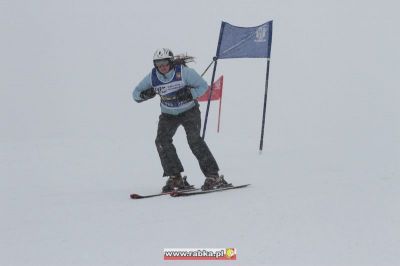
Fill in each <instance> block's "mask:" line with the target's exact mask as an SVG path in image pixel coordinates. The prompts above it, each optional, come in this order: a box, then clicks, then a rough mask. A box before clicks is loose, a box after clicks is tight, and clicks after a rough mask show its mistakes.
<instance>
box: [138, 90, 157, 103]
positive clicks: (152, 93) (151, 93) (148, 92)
mask: <svg viewBox="0 0 400 266" xmlns="http://www.w3.org/2000/svg"><path fill="white" fill-rule="evenodd" d="M154 96H156V92H155V91H154V88H149V89H147V90H144V91H142V92H141V93H140V98H142V99H143V100H148V99H151V98H153V97H154Z"/></svg>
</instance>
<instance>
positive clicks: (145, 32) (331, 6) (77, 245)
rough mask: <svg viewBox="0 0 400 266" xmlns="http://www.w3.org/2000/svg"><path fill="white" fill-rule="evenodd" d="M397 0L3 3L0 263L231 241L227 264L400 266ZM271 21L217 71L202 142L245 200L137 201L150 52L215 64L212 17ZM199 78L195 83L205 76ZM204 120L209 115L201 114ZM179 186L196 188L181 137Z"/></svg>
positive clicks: (149, 187) (123, 257) (148, 259)
mask: <svg viewBox="0 0 400 266" xmlns="http://www.w3.org/2000/svg"><path fill="white" fill-rule="evenodd" d="M398 8H399V4H398V3H396V2H395V1H390V0H383V1H379V3H378V2H377V1H371V0H367V1H359V0H349V1H311V0H306V1H228V0H223V1H218V2H217V3H214V1H196V2H187V1H186V2H185V1H179V0H172V1H169V2H164V1H146V2H145V3H140V5H138V3H136V2H132V1H116V2H115V1H114V2H112V3H111V2H110V1H83V2H82V1H46V0H40V1H35V2H31V1H8V0H6V1H3V2H2V3H1V8H0V10H1V11H0V14H1V16H0V17H1V23H0V30H1V36H2V37H1V38H2V41H1V42H0V53H1V58H2V59H1V63H0V72H1V73H2V74H1V77H0V119H1V121H2V122H3V123H1V124H0V147H1V148H0V184H1V185H0V206H1V213H2V218H1V219H0V230H1V238H0V264H1V265H13V266H14V265H18V266H19V265H24V266H26V265H40V266H45V265H165V264H170V265H206V264H207V265H208V264H211V265H220V264H224V265H228V263H224V262H214V263H210V262H207V263H204V262H198V261H197V262H185V263H179V262H165V261H163V257H162V255H163V254H162V251H163V249H164V248H197V247H201V248H213V247H235V248H237V250H238V260H237V261H235V262H230V263H229V265H327V266H328V265H332V266H333V265H335V266H336V265H341V266H342V265H346V266H347V265H363V266H364V265H391V266H392V265H393V266H394V265H399V263H400V259H399V256H398V254H399V253H400V214H399V213H400V212H399V200H400V196H399V193H398V191H399V185H400V181H399V174H400V169H399V161H400V160H399V159H400V156H399V150H400V149H399V148H400V126H399V111H400V108H399V105H398V100H399V96H400V93H399V90H398V88H399V85H400V84H399V80H398V69H399V67H400V53H399V52H398V47H399V44H400V42H399V40H400V37H399V35H398V30H397V26H396V25H398V24H399V22H400V19H399V18H398V17H397V10H398ZM271 19H273V20H274V33H273V44H272V58H271V72H270V84H269V94H268V106H267V125H266V132H265V141H264V152H263V154H262V155H259V154H258V144H259V137H260V129H261V126H260V124H261V113H262V101H263V94H264V82H265V80H264V79H265V67H266V62H265V60H262V59H240V60H233V59H231V60H220V61H219V63H218V71H217V72H218V73H217V74H218V75H220V74H224V77H225V80H224V98H223V106H222V118H221V119H222V121H221V122H222V123H221V132H220V133H219V134H217V133H216V123H217V121H216V116H217V104H216V103H213V104H212V106H211V113H210V118H209V124H208V127H207V135H206V141H207V143H208V144H209V146H210V148H211V150H212V151H213V153H214V155H215V157H216V159H217V161H218V163H219V165H220V168H221V172H222V173H224V174H225V176H226V178H227V180H228V181H230V182H233V183H235V184H241V183H251V184H252V186H250V187H249V188H246V189H243V190H240V191H229V192H223V193H215V194H209V195H202V196H196V197H190V198H170V197H160V198H153V199H146V200H140V201H133V200H130V199H129V194H130V193H133V192H140V193H153V192H156V191H158V190H160V188H161V187H162V185H163V184H164V182H165V179H163V178H161V174H162V169H161V166H160V163H159V161H158V155H157V152H156V149H155V146H154V138H155V134H156V127H157V121H158V115H159V107H158V101H157V100H154V101H149V102H146V103H142V104H136V103H134V102H133V100H132V99H131V92H132V89H133V87H134V86H135V85H136V83H137V82H139V81H140V79H141V78H143V76H144V75H146V74H147V73H148V72H149V71H150V68H151V67H152V62H151V57H152V54H153V51H154V50H155V49H156V48H158V47H160V46H161V47H162V46H166V47H170V48H171V49H172V50H173V51H175V52H176V53H186V52H187V53H188V54H190V55H194V56H196V57H197V62H196V63H195V64H192V65H191V66H192V67H193V68H195V69H196V70H197V71H198V72H202V71H203V70H204V68H205V67H206V66H207V65H208V63H209V62H210V61H211V59H212V56H213V55H214V54H215V49H216V44H217V38H218V33H219V26H220V23H221V20H224V21H227V22H229V23H232V24H234V25H240V26H255V25H259V24H262V23H264V22H265V21H267V20H271ZM210 74H211V73H208V74H207V76H206V79H207V80H208V81H209V80H210ZM202 111H203V114H204V111H205V106H202ZM175 144H176V146H177V149H178V153H179V155H180V157H181V160H182V162H183V164H184V166H185V170H186V171H185V173H186V174H187V175H188V176H189V180H190V182H191V183H193V184H196V185H201V184H202V182H203V180H204V178H203V176H202V174H201V172H200V170H199V167H198V165H197V162H196V161H195V158H194V156H193V155H192V154H191V152H190V150H189V147H188V145H187V143H186V139H185V136H184V131H183V130H182V129H179V130H178V132H177V135H176V137H175Z"/></svg>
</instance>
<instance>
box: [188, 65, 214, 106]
mask: <svg viewBox="0 0 400 266" xmlns="http://www.w3.org/2000/svg"><path fill="white" fill-rule="evenodd" d="M182 76H183V81H184V82H185V84H186V86H188V87H190V88H191V90H190V92H191V93H192V96H193V99H196V98H198V97H200V96H202V95H203V94H204V93H205V92H206V91H207V89H208V85H207V82H206V81H205V80H204V79H203V78H202V77H201V76H200V75H199V74H198V73H197V72H196V71H195V70H194V69H191V68H188V67H184V66H183V67H182Z"/></svg>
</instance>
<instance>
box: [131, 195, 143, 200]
mask: <svg viewBox="0 0 400 266" xmlns="http://www.w3.org/2000/svg"><path fill="white" fill-rule="evenodd" d="M130 198H131V199H141V198H142V196H140V195H139V194H131V195H130Z"/></svg>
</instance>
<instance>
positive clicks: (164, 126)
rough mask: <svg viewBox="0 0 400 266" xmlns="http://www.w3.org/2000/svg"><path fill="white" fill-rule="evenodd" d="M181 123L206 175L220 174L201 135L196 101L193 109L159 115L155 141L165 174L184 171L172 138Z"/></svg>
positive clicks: (171, 174) (175, 173)
mask: <svg viewBox="0 0 400 266" xmlns="http://www.w3.org/2000/svg"><path fill="white" fill-rule="evenodd" d="M180 125H182V126H183V128H184V129H185V132H186V137H187V141H188V143H189V147H190V149H191V150H192V152H193V154H194V156H195V157H196V158H197V160H198V162H199V165H200V169H201V171H202V172H203V174H204V175H205V176H215V175H218V171H219V168H218V164H217V162H216V161H215V159H214V156H213V155H212V153H211V151H210V149H209V148H208V146H207V144H206V143H205V142H204V140H203V139H202V138H201V136H200V129H201V115H200V109H199V105H198V103H196V106H194V107H193V108H192V109H189V110H188V111H186V112H183V113H181V114H179V115H170V114H166V113H161V115H160V117H159V121H158V129H157V138H156V141H155V142H156V146H157V151H158V154H159V156H160V160H161V165H162V167H163V169H164V176H173V175H178V174H180V173H181V172H183V171H184V169H183V166H182V163H181V161H180V160H179V157H178V155H177V153H176V149H175V146H174V144H173V140H172V138H173V136H174V135H175V133H176V130H177V129H178V127H179V126H180Z"/></svg>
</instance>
